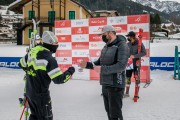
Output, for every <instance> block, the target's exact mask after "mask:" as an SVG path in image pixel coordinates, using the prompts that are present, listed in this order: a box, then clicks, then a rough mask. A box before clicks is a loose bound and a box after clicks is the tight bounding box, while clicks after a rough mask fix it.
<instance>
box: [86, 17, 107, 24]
mask: <svg viewBox="0 0 180 120" xmlns="http://www.w3.org/2000/svg"><path fill="white" fill-rule="evenodd" d="M104 25H107V18H106V17H104V18H90V19H89V26H104Z"/></svg>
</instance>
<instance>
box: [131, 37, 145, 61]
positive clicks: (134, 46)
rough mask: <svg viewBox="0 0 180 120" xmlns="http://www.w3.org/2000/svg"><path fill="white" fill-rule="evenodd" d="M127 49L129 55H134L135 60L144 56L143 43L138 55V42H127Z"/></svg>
mask: <svg viewBox="0 0 180 120" xmlns="http://www.w3.org/2000/svg"><path fill="white" fill-rule="evenodd" d="M128 47H129V49H130V55H134V57H135V58H140V57H143V56H145V55H146V49H145V47H144V44H143V43H142V45H141V52H140V53H138V40H135V41H134V42H133V43H132V42H128Z"/></svg>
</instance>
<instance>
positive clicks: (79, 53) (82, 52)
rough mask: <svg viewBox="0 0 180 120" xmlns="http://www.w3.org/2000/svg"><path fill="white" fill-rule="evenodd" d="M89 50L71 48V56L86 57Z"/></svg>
mask: <svg viewBox="0 0 180 120" xmlns="http://www.w3.org/2000/svg"><path fill="white" fill-rule="evenodd" d="M88 55H89V50H72V57H87V56H88Z"/></svg>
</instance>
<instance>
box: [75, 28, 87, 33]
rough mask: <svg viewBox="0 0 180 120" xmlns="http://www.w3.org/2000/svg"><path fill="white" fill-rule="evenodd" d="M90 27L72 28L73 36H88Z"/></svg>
mask: <svg viewBox="0 0 180 120" xmlns="http://www.w3.org/2000/svg"><path fill="white" fill-rule="evenodd" d="M88 33H89V28H88V27H72V34H88Z"/></svg>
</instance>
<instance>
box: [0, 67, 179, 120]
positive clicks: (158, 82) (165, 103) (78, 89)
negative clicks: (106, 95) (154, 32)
mask: <svg viewBox="0 0 180 120" xmlns="http://www.w3.org/2000/svg"><path fill="white" fill-rule="evenodd" d="M0 71H1V72H0V76H1V77H0V83H1V84H0V106H1V107H0V118H1V119H2V120H18V119H19V116H20V114H21V111H22V108H20V107H19V104H18V98H19V97H21V96H22V94H23V86H24V83H23V81H22V77H23V75H24V72H23V71H22V70H14V69H8V68H0ZM172 74H173V73H172V72H167V71H152V72H151V78H152V79H153V82H152V83H151V85H150V86H149V87H148V88H143V87H141V89H140V100H139V101H138V102H137V103H134V102H133V100H132V97H133V92H134V84H132V88H131V90H130V95H131V96H130V98H125V99H124V100H123V101H124V106H123V114H124V120H180V115H179V111H180V107H179V106H180V93H179V92H180V87H179V86H180V81H177V80H173V79H172V77H171V75H172ZM142 86H143V84H142ZM50 90H51V96H52V101H53V102H52V104H53V112H54V120H107V116H106V112H105V110H104V107H103V99H102V96H101V95H100V94H101V86H100V85H99V82H98V81H82V80H71V81H69V82H67V83H66V84H63V85H55V84H53V83H52V84H51V87H50Z"/></svg>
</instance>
